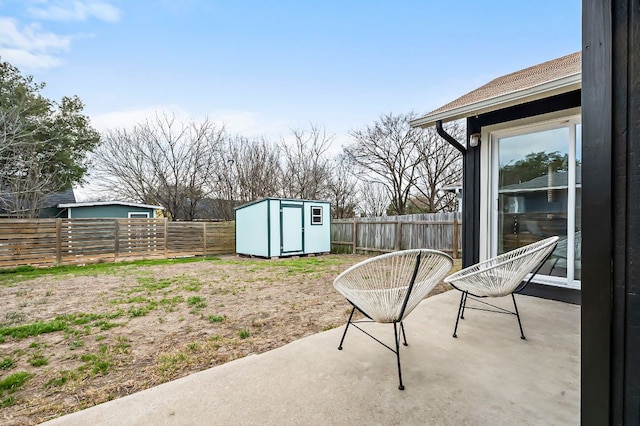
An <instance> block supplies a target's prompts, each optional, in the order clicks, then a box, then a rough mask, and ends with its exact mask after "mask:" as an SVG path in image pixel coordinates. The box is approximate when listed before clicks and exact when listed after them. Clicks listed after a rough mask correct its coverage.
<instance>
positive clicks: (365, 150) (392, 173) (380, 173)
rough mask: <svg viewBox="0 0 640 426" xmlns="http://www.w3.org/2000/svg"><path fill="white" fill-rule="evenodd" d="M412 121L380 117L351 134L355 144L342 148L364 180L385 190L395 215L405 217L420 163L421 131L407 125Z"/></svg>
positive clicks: (407, 117) (408, 117)
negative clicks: (370, 124)
mask: <svg viewBox="0 0 640 426" xmlns="http://www.w3.org/2000/svg"><path fill="white" fill-rule="evenodd" d="M413 118H415V114H413V113H409V114H400V115H393V114H386V115H383V116H382V117H380V119H379V120H378V121H376V122H375V123H374V124H373V125H372V126H367V128H366V129H363V130H354V131H352V132H350V134H351V136H352V137H353V138H354V139H355V142H354V143H353V144H352V145H350V146H348V147H346V148H345V154H346V155H347V158H348V159H349V161H350V162H351V164H353V165H354V166H355V167H357V168H358V169H359V171H360V174H361V176H362V177H363V179H365V180H368V181H371V182H375V183H378V184H380V185H382V186H383V187H384V188H385V190H386V192H387V194H388V196H389V198H390V199H391V209H392V210H393V212H394V213H396V214H404V213H405V210H406V207H407V201H408V199H409V197H410V195H411V191H412V190H413V188H414V185H415V183H416V179H417V177H418V169H419V166H420V161H421V157H420V154H419V148H420V146H421V137H422V129H419V128H412V127H411V126H410V125H409V121H410V120H412V119H413Z"/></svg>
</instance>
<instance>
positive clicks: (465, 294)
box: [460, 291, 469, 319]
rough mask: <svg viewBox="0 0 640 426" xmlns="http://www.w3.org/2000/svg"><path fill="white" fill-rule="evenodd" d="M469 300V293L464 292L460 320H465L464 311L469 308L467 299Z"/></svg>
mask: <svg viewBox="0 0 640 426" xmlns="http://www.w3.org/2000/svg"><path fill="white" fill-rule="evenodd" d="M468 298H469V292H468V291H465V292H464V302H462V312H461V313H460V319H464V310H465V308H466V307H467V299H468Z"/></svg>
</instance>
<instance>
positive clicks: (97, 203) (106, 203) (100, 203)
mask: <svg viewBox="0 0 640 426" xmlns="http://www.w3.org/2000/svg"><path fill="white" fill-rule="evenodd" d="M111 205H116V206H126V207H140V208H144V209H154V210H164V207H162V206H153V205H150V204H138V203H128V202H124V201H95V202H87V203H66V204H58V208H69V207H72V208H73V207H93V206H111Z"/></svg>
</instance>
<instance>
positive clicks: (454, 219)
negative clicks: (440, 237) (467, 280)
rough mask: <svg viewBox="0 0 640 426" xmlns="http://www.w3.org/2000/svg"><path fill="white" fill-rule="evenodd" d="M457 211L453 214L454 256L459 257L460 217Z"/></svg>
mask: <svg viewBox="0 0 640 426" xmlns="http://www.w3.org/2000/svg"><path fill="white" fill-rule="evenodd" d="M456 215H457V213H454V216H453V258H454V259H457V258H458V218H457V216H456Z"/></svg>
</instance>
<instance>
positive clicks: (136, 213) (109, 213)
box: [58, 201, 164, 219]
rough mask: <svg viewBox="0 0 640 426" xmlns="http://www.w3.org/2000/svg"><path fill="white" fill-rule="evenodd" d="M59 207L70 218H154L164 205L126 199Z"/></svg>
mask: <svg viewBox="0 0 640 426" xmlns="http://www.w3.org/2000/svg"><path fill="white" fill-rule="evenodd" d="M58 208H60V209H66V210H67V217H68V218H69V219H81V218H83V219H84V218H90V219H95V218H128V219H153V218H155V217H156V211H158V210H164V207H162V206H153V205H149V204H138V203H128V202H124V201H96V202H91V203H66V204H58Z"/></svg>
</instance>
